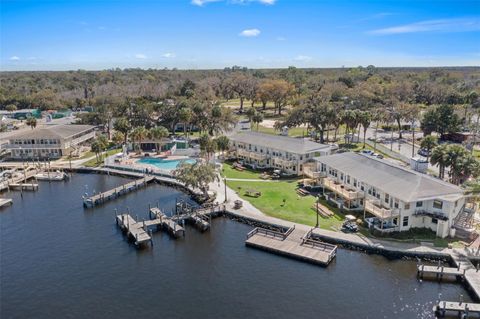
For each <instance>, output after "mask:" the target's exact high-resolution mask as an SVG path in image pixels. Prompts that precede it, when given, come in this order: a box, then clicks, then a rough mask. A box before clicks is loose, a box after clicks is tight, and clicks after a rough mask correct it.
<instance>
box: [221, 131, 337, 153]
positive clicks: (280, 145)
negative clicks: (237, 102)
mask: <svg viewBox="0 0 480 319" xmlns="http://www.w3.org/2000/svg"><path fill="white" fill-rule="evenodd" d="M230 139H231V140H232V141H235V142H241V143H248V144H252V145H259V146H263V147H268V148H274V149H277V150H284V151H287V152H289V153H295V154H307V153H312V152H315V151H320V150H323V151H327V150H328V149H330V145H326V144H320V143H315V142H312V141H310V140H309V139H306V138H294V137H288V136H282V135H272V134H265V133H259V132H252V131H242V132H238V133H236V134H234V135H232V136H231V137H230Z"/></svg>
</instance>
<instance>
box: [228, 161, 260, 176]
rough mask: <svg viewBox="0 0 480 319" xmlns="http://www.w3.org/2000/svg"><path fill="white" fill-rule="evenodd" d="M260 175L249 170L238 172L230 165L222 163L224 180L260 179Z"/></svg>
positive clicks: (258, 172)
mask: <svg viewBox="0 0 480 319" xmlns="http://www.w3.org/2000/svg"><path fill="white" fill-rule="evenodd" d="M260 174H261V172H260V171H254V170H250V169H245V170H243V171H239V170H236V169H234V168H233V165H232V164H231V163H223V168H222V176H223V177H226V178H241V179H260Z"/></svg>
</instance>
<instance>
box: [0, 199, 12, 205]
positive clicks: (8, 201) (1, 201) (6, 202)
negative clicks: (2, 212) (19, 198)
mask: <svg viewBox="0 0 480 319" xmlns="http://www.w3.org/2000/svg"><path fill="white" fill-rule="evenodd" d="M11 205H13V199H11V198H0V207H4V206H11Z"/></svg>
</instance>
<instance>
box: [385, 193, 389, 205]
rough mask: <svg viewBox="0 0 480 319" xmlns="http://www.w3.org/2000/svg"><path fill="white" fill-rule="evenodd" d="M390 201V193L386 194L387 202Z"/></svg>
mask: <svg viewBox="0 0 480 319" xmlns="http://www.w3.org/2000/svg"><path fill="white" fill-rule="evenodd" d="M389 202H390V195H389V194H385V203H387V204H388V203H389Z"/></svg>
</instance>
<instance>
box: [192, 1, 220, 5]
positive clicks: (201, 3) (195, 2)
mask: <svg viewBox="0 0 480 319" xmlns="http://www.w3.org/2000/svg"><path fill="white" fill-rule="evenodd" d="M218 1H221V0H192V2H191V3H192V4H193V5H196V6H199V7H201V6H203V5H204V4H207V3H209V2H218Z"/></svg>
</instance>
